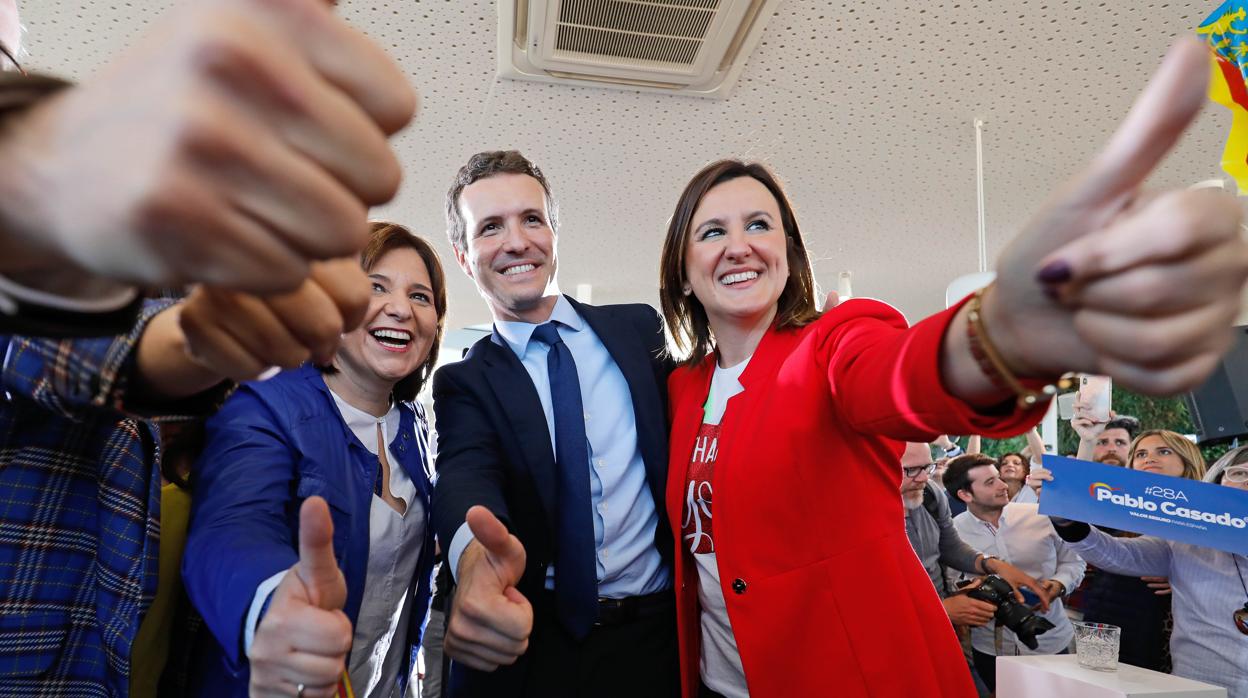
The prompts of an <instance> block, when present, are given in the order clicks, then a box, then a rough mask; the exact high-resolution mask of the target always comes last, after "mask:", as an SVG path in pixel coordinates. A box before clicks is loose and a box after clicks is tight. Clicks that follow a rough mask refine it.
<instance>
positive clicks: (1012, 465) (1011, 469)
mask: <svg viewBox="0 0 1248 698" xmlns="http://www.w3.org/2000/svg"><path fill="white" fill-rule="evenodd" d="M1000 470H1001V479H1002V480H1005V481H1006V482H1022V481H1023V478H1025V477H1027V470H1026V468H1024V467H1023V457H1022V456H1020V455H1018V454H1017V453H1010V454H1007V455H1005V456H1002V457H1001V469H1000Z"/></svg>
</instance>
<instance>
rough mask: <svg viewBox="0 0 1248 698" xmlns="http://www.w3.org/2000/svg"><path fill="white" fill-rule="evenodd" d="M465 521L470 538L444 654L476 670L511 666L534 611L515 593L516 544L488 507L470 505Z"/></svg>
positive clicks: (519, 558)
mask: <svg viewBox="0 0 1248 698" xmlns="http://www.w3.org/2000/svg"><path fill="white" fill-rule="evenodd" d="M465 520H466V521H467V523H468V528H469V529H470V530H471V531H472V535H473V537H474V539H475V540H473V541H472V542H471V543H469V544H468V546H467V547H466V548H464V552H463V553H462V554H461V555H460V558H459V569H458V570H457V572H456V575H455V576H456V580H457V582H458V585H459V586H458V587H457V588H456V590H455V596H454V597H453V598H454V600H453V602H452V604H451V616H450V621H449V622H448V623H447V626H446V639H445V641H444V643H445V644H444V645H443V647H444V650H445V652H446V654H447V655H449V656H450V657H452V658H453V659H455V661H457V662H462V663H463V664H465V665H467V666H469V667H472V668H473V669H477V670H480V671H493V670H495V669H497V668H498V667H499V666H501V665H508V664H512V663H514V662H515V661H516V659H517V658H518V657H519V656H520V655H522V654H524V652H525V650H527V649H528V647H529V633H530V632H532V630H533V607H532V606H531V605H529V601H528V599H526V598H524V596H523V595H522V594H521V593H520V592H519V591H518V590H517V589H516V583H518V582H519V581H520V576H521V575H522V574H524V561H525V553H524V546H523V545H521V544H520V540H519V539H518V538H516V537H515V536H514V535H512V534H511V533H509V532H508V531H507V528H506V527H505V526H503V524H502V522H501V521H499V520H498V519H497V518H496V517H495V516H494V514H493V513H491V512H490V510H489V509H486V508H485V507H482V506H475V507H472V508H471V509H469V510H468V513H467V515H466V516H465Z"/></svg>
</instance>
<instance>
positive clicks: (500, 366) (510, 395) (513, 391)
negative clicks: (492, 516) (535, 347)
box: [481, 337, 556, 531]
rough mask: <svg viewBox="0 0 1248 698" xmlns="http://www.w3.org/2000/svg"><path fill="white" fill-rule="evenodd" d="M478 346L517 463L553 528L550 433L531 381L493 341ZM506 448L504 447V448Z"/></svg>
mask: <svg viewBox="0 0 1248 698" xmlns="http://www.w3.org/2000/svg"><path fill="white" fill-rule="evenodd" d="M481 342H482V343H483V344H484V345H485V346H484V347H483V349H484V352H483V357H482V358H483V360H484V362H485V365H486V371H485V376H486V379H487V381H488V382H489V384H490V389H491V390H492V391H494V397H495V398H496V399H497V400H498V404H499V406H500V407H501V408H502V410H503V414H504V415H506V417H507V422H508V424H510V425H511V428H512V430H513V431H514V432H515V434H514V436H515V438H514V441H513V443H514V444H516V445H517V446H518V447H519V450H520V460H521V461H522V463H523V465H524V466H526V467H527V468H528V470H529V474H530V475H531V476H532V478H533V485H534V487H536V489H537V494H538V496H539V497H541V499H542V508H543V510H544V511H545V512H546V523H547V524H548V525H549V526H550V528H551V530H552V531H553V530H554V526H555V486H556V482H555V453H554V450H553V449H552V448H551V446H550V429H549V428H547V425H546V412H545V410H543V409H542V401H541V398H539V397H538V396H537V388H535V387H533V379H531V378H529V373H528V371H526V370H524V364H522V363H520V359H518V358H516V355H515V354H514V353H512V351H511V349H509V348H507V347H505V346H499V345H497V344H495V343H494V340H493V338H492V337H487V338H485V339H483V340H481ZM504 446H506V444H504Z"/></svg>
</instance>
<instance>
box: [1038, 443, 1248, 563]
mask: <svg viewBox="0 0 1248 698" xmlns="http://www.w3.org/2000/svg"><path fill="white" fill-rule="evenodd" d="M1044 467H1046V468H1048V469H1049V470H1051V471H1052V472H1053V481H1052V482H1046V483H1045V484H1044V489H1043V490H1041V492H1040V513H1041V514H1045V515H1046V516H1060V517H1062V518H1066V519H1074V520H1076V521H1085V522H1087V523H1091V524H1097V525H1101V526H1109V527H1111V528H1117V529H1121V530H1124V531H1133V532H1135V533H1142V534H1144V535H1149V536H1157V537H1158V538H1166V539H1169V540H1174V541H1179V542H1182V543H1191V544H1192V545H1201V546H1205V547H1208V548H1217V549H1218V550H1225V551H1227V552H1233V553H1243V554H1248V530H1246V529H1248V492H1245V491H1244V490H1238V489H1234V488H1231V487H1224V486H1222V485H1214V484H1210V483H1207V482H1196V481H1193V480H1184V479H1182V478H1177V477H1167V476H1165V475H1157V474H1154V473H1146V472H1142V471H1139V470H1130V469H1127V468H1119V467H1116V466H1112V465H1101V464H1100V463H1092V462H1089V461H1082V460H1075V459H1074V458H1062V457H1060V456H1047V455H1046V456H1044Z"/></svg>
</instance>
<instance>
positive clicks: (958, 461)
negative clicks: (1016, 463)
mask: <svg viewBox="0 0 1248 698" xmlns="http://www.w3.org/2000/svg"><path fill="white" fill-rule="evenodd" d="M996 464H997V461H996V459H995V458H993V457H992V456H986V455H984V454H982V453H967V454H966V455H962V456H958V457H957V458H954V459H953V460H951V461H949V465H948V466H947V467H946V469H945V478H944V480H943V482H944V483H945V489H946V490H947V491H948V492H949V496H950V497H952V498H953V499H955V500H958V501H961V500H960V499H959V498H958V491H959V490H968V491H969V490H970V489H971V476H970V472H971V468H978V467H980V466H981V465H996Z"/></svg>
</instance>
